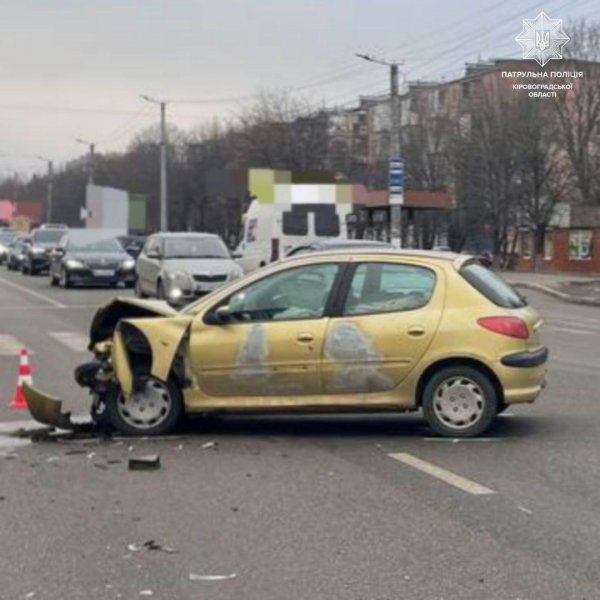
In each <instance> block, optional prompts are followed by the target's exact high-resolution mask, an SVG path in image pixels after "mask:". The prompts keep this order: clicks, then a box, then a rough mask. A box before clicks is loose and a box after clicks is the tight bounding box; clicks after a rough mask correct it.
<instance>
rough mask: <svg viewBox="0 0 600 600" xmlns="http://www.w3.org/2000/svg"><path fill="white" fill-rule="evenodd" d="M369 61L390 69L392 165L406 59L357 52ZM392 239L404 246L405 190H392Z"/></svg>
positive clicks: (396, 154) (396, 158)
mask: <svg viewBox="0 0 600 600" xmlns="http://www.w3.org/2000/svg"><path fill="white" fill-rule="evenodd" d="M356 56H358V58H362V59H363V60H366V61H368V62H372V63H376V64H378V65H384V66H386V67H389V69H390V113H391V128H392V131H391V132H390V155H389V158H390V165H391V164H392V163H393V162H394V161H395V162H397V163H399V162H400V102H399V100H400V98H399V95H398V65H402V64H404V61H389V60H383V59H379V58H375V57H373V56H370V55H368V54H358V53H357V54H356ZM389 202H390V238H391V239H390V241H391V242H392V244H394V245H397V246H398V247H399V248H402V204H403V202H404V198H403V192H400V193H398V192H394V191H392V190H390V199H389Z"/></svg>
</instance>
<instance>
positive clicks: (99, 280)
mask: <svg viewBox="0 0 600 600" xmlns="http://www.w3.org/2000/svg"><path fill="white" fill-rule="evenodd" d="M86 234H87V235H86ZM94 234H95V235H94ZM97 235H98V234H96V233H95V232H89V233H88V232H85V231H78V232H77V234H75V233H66V234H65V235H64V236H63V238H62V239H61V241H60V242H59V244H58V246H57V247H56V248H55V249H54V250H53V251H52V253H51V261H50V284H51V285H60V286H62V287H64V288H69V287H72V286H74V285H109V286H113V287H115V286H117V285H119V284H123V285H125V286H127V287H133V285H134V283H135V260H134V259H133V258H132V257H131V256H130V255H129V254H127V252H125V250H123V247H122V246H121V244H120V243H119V241H118V240H117V239H116V238H107V239H94V238H95V237H96V238H97Z"/></svg>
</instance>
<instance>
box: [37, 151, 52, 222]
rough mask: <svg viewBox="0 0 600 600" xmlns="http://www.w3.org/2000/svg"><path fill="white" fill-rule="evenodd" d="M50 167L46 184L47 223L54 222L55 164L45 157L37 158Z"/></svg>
mask: <svg viewBox="0 0 600 600" xmlns="http://www.w3.org/2000/svg"><path fill="white" fill-rule="evenodd" d="M36 158H39V159H40V160H43V161H44V162H45V163H46V164H47V165H48V181H47V183H46V221H47V222H49V223H50V222H51V221H52V200H53V198H52V194H53V188H54V163H53V162H52V161H51V160H50V159H49V158H45V157H44V156H36Z"/></svg>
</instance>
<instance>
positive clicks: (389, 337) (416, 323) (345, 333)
mask: <svg viewBox="0 0 600 600" xmlns="http://www.w3.org/2000/svg"><path fill="white" fill-rule="evenodd" d="M443 276H444V275H443V271H441V270H437V269H434V268H428V267H424V266H417V265H412V264H410V263H399V262H397V261H387V262H386V261H382V262H363V263H359V264H354V265H352V266H351V267H350V271H349V272H348V273H347V274H346V276H345V285H344V287H345V288H346V291H345V297H343V298H341V301H340V303H339V306H338V309H337V310H338V312H337V313H336V315H335V316H334V317H333V318H332V319H330V321H329V323H328V327H327V333H326V338H325V343H324V345H323V368H322V372H323V388H324V393H326V394H332V395H333V394H361V395H364V394H367V396H361V398H362V401H364V402H366V403H368V402H369V397H368V394H374V397H373V402H378V401H379V398H376V397H375V394H376V393H377V392H388V391H390V390H393V389H394V388H396V387H397V386H398V385H400V383H402V381H403V380H404V378H405V377H406V376H407V375H408V374H409V373H410V371H411V370H412V369H413V368H414V367H415V365H416V364H417V363H418V361H419V360H420V358H421V357H422V356H423V354H424V353H425V351H426V350H427V347H428V346H429V344H430V343H431V340H432V339H433V336H434V334H435V331H436V330H437V327H438V324H439V322H440V318H441V314H442V310H443V295H444V280H443Z"/></svg>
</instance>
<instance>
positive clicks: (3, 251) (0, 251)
mask: <svg viewBox="0 0 600 600" xmlns="http://www.w3.org/2000/svg"><path fill="white" fill-rule="evenodd" d="M7 253H8V248H7V247H6V246H3V245H2V244H0V255H4V254H7Z"/></svg>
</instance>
